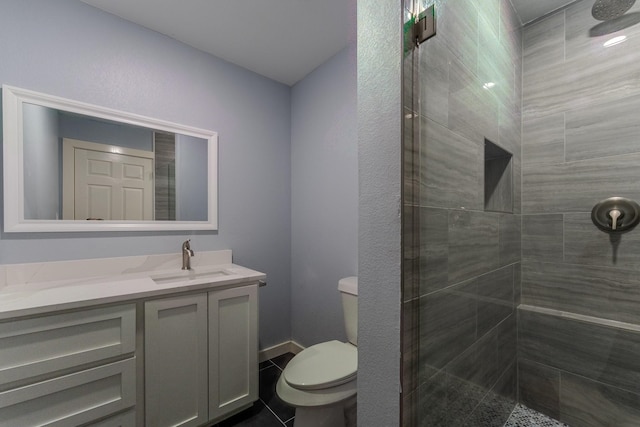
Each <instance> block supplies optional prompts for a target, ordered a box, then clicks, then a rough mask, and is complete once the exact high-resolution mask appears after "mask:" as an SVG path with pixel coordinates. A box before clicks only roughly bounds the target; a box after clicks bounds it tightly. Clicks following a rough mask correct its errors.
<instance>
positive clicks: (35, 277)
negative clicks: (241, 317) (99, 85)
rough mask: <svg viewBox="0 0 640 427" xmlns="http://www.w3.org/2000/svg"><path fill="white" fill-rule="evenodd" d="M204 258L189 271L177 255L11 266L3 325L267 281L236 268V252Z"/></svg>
mask: <svg viewBox="0 0 640 427" xmlns="http://www.w3.org/2000/svg"><path fill="white" fill-rule="evenodd" d="M202 255H203V256H201V258H200V259H201V260H202V261H201V262H195V261H196V260H197V259H198V258H196V257H194V258H193V260H194V265H193V269H192V270H186V271H185V270H181V269H180V266H181V264H180V263H177V262H176V259H175V258H176V257H175V255H159V256H148V257H127V258H107V259H104V260H79V261H65V262H59V263H41V264H22V265H15V266H5V267H4V270H5V271H4V273H5V283H6V282H8V283H7V284H6V285H5V286H3V287H0V320H5V319H11V318H14V317H21V316H32V315H37V314H42V313H48V312H53V311H58V310H68V309H74V308H83V307H91V306H95V305H101V304H110V303H115V302H125V301H135V300H138V299H142V298H150V297H157V296H162V295H169V294H173V293H179V292H188V291H198V290H209V289H216V288H218V289H219V288H226V287H232V286H234V285H238V284H242V283H247V282H249V283H251V282H253V283H255V282H258V281H263V280H265V279H266V275H265V274H264V273H260V272H258V271H255V270H251V269H249V268H245V267H242V266H239V265H236V264H232V263H231V262H230V261H231V251H215V252H209V253H203V254H202ZM225 261H227V262H225ZM82 270H84V277H82V276H83V273H82ZM96 272H99V273H101V274H100V275H95V274H96ZM15 277H21V278H22V280H17V281H16V279H15ZM25 277H27V279H25ZM44 277H46V278H48V279H50V280H46V279H43V278H44ZM12 282H16V283H12Z"/></svg>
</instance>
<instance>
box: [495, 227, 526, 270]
mask: <svg viewBox="0 0 640 427" xmlns="http://www.w3.org/2000/svg"><path fill="white" fill-rule="evenodd" d="M499 227H500V229H499V238H498V242H499V245H500V250H499V256H500V265H507V264H513V263H514V262H518V261H520V252H521V242H522V238H521V237H522V236H521V234H522V233H521V217H520V215H512V214H501V215H500V220H499Z"/></svg>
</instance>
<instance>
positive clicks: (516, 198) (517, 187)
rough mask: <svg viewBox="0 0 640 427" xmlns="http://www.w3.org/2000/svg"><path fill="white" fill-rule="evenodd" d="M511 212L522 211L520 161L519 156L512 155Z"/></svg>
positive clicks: (519, 212)
mask: <svg viewBox="0 0 640 427" xmlns="http://www.w3.org/2000/svg"><path fill="white" fill-rule="evenodd" d="M513 189H514V191H513V213H514V214H517V215H520V214H521V213H522V161H521V160H520V156H514V157H513Z"/></svg>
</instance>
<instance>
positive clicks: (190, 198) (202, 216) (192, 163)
mask: <svg viewBox="0 0 640 427" xmlns="http://www.w3.org/2000/svg"><path fill="white" fill-rule="evenodd" d="M208 144H209V142H208V141H207V140H205V139H202V138H196V137H193V136H187V135H179V134H178V135H176V169H175V173H176V176H175V179H176V220H178V221H204V220H206V219H207V208H208V206H207V203H208V197H207V195H208V193H207V192H208V188H209V187H208V185H207V167H208V163H209V162H208V160H209V158H208V154H207V153H208V150H209V147H208Z"/></svg>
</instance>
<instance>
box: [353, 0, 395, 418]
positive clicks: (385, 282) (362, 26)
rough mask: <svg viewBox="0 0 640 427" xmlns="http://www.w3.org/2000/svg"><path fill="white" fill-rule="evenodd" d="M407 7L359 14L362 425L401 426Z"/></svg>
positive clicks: (388, 5) (371, 8)
mask: <svg viewBox="0 0 640 427" xmlns="http://www.w3.org/2000/svg"><path fill="white" fill-rule="evenodd" d="M401 14H402V4H401V3H400V2H399V1H398V0H361V1H358V2H357V17H358V19H357V20H358V35H357V43H358V55H357V60H358V83H357V87H358V170H359V173H358V177H359V182H360V184H359V198H358V199H359V215H358V273H359V275H358V280H359V282H358V322H359V323H358V424H359V425H361V426H394V425H398V423H399V422H400V332H401V331H400V314H401V311H400V308H401V306H400V298H401V293H400V285H401V282H400V278H401V274H400V261H401V255H400V254H401V249H402V248H401V246H400V238H401V236H400V231H401V230H400V195H401V166H402V165H401V138H402V135H401V128H402V121H401V116H400V112H401V111H402V103H401V88H402V77H401V74H402V73H401V58H402V43H401V42H402V33H401V26H400V22H401V16H402V15H401Z"/></svg>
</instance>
